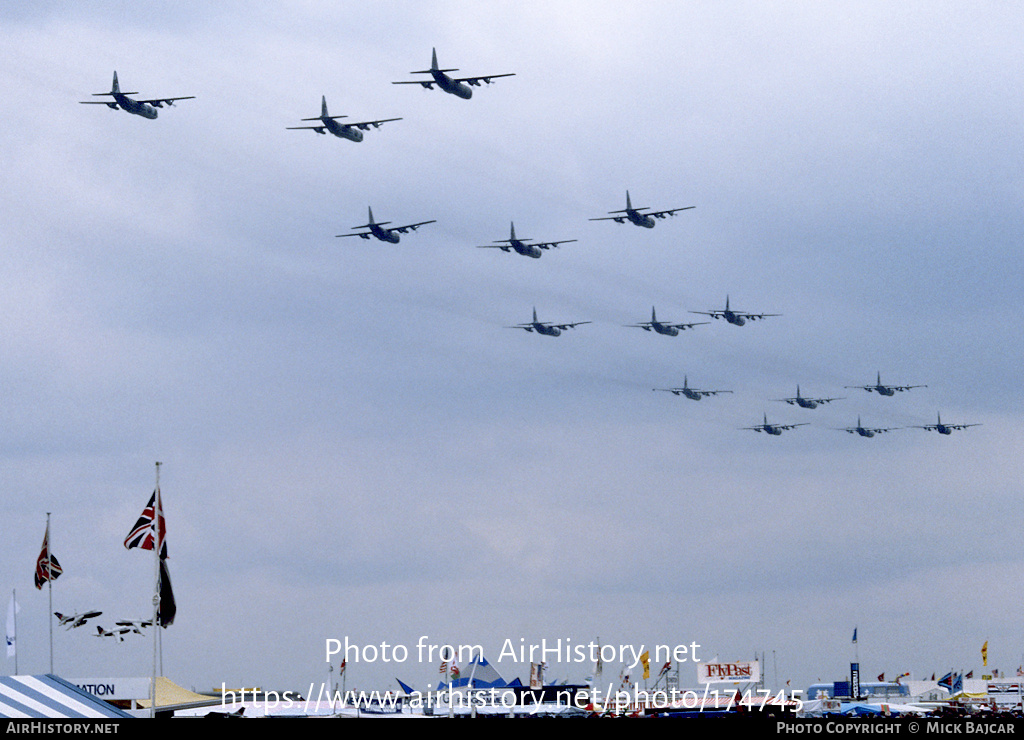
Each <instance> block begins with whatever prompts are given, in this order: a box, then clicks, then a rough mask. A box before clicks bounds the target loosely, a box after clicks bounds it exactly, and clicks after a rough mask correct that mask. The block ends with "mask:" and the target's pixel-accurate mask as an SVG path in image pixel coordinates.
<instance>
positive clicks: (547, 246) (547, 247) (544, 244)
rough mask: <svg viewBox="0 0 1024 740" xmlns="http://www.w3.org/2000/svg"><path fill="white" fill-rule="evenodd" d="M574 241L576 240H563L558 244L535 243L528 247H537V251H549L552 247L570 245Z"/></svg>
mask: <svg viewBox="0 0 1024 740" xmlns="http://www.w3.org/2000/svg"><path fill="white" fill-rule="evenodd" d="M574 241H576V239H563V240H562V241H558V242H537V243H535V244H531V245H530V246H531V247H537V248H538V249H551V248H552V247H557V246H558V245H559V244H570V243H572V242H574Z"/></svg>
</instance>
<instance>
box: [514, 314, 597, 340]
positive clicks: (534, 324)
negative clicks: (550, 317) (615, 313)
mask: <svg viewBox="0 0 1024 740" xmlns="http://www.w3.org/2000/svg"><path fill="white" fill-rule="evenodd" d="M589 323H590V322H589V321H577V322H576V323H574V324H553V323H551V322H550V321H537V308H536V307H534V309H533V321H531V322H530V323H528V324H516V325H515V326H508V327H506V328H507V329H525V330H526V331H535V332H537V333H538V334H543V335H544V336H546V337H557V336H559V335H560V334H561V333H562V332H563V331H565V330H566V329H574V328H576V327H577V326H582V325H583V324H589Z"/></svg>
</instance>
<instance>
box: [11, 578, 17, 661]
mask: <svg viewBox="0 0 1024 740" xmlns="http://www.w3.org/2000/svg"><path fill="white" fill-rule="evenodd" d="M11 614H12V615H13V617H14V618H13V619H12V621H13V622H14V635H13V637H14V675H15V676H17V675H18V592H17V591H16V590H15V589H13V588H12V589H11Z"/></svg>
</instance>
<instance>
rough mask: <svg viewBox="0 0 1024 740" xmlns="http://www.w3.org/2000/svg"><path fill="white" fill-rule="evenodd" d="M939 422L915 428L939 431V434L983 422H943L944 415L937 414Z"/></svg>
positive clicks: (949, 432) (975, 425)
mask: <svg viewBox="0 0 1024 740" xmlns="http://www.w3.org/2000/svg"><path fill="white" fill-rule="evenodd" d="M935 416H936V419H937V422H936V423H935V424H925V425H923V426H914V427H913V428H914V429H924V430H925V431H929V432H938V433H939V434H952V433H953V432H955V431H956V430H958V429H966V428H967V427H977V426H981V424H943V423H942V415H941V414H936V415H935Z"/></svg>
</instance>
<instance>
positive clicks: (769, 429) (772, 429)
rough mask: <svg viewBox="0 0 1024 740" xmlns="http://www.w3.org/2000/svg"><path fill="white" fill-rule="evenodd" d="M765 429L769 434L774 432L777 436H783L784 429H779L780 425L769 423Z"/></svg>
mask: <svg viewBox="0 0 1024 740" xmlns="http://www.w3.org/2000/svg"><path fill="white" fill-rule="evenodd" d="M764 430H765V431H766V432H768V434H774V435H775V436H776V437H780V436H782V430H781V429H779V428H778V427H773V426H770V425H768V424H765V425H764Z"/></svg>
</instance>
